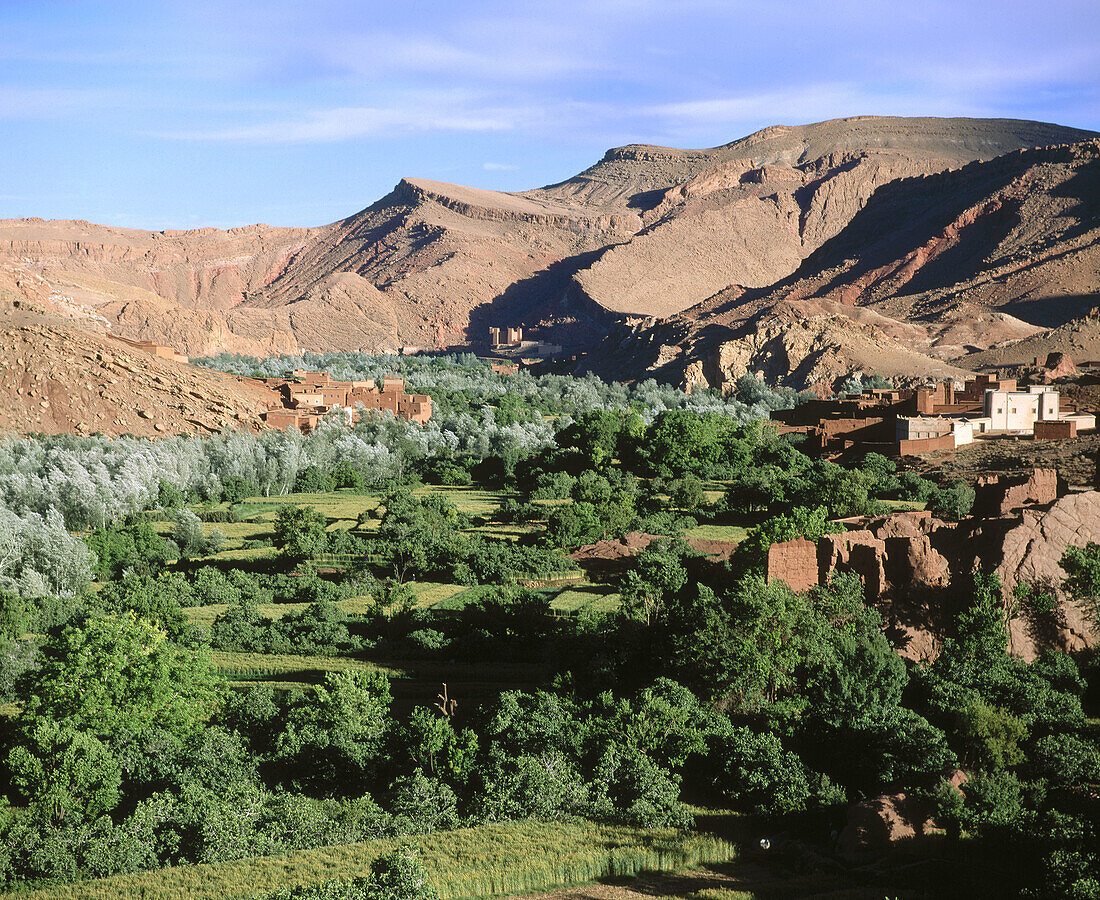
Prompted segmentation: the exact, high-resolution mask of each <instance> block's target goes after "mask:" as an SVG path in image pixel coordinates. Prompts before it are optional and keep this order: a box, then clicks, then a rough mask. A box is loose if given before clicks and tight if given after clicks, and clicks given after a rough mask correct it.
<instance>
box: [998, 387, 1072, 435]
mask: <svg viewBox="0 0 1100 900" xmlns="http://www.w3.org/2000/svg"><path fill="white" fill-rule="evenodd" d="M983 407H984V409H983V411H984V413H985V417H986V418H987V419H989V420H990V430H991V431H1009V432H1022V433H1026V434H1030V433H1031V432H1033V431H1034V430H1035V423H1036V422H1039V421H1042V422H1052V421H1054V420H1056V419H1058V418H1059V413H1058V392H1057V391H1055V390H1051V389H1050V388H1049V387H1047V386H1046V385H1033V386H1032V387H1030V388H1029V389H1028V390H1026V391H994V390H989V391H986V392H985V394H984V397H983Z"/></svg>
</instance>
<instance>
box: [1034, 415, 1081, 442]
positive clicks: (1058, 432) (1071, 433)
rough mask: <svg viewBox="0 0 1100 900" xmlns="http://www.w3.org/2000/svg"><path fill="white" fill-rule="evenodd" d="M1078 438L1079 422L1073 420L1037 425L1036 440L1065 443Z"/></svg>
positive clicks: (1059, 420)
mask: <svg viewBox="0 0 1100 900" xmlns="http://www.w3.org/2000/svg"><path fill="white" fill-rule="evenodd" d="M1073 437H1077V422H1075V421H1074V420H1073V419H1055V420H1053V421H1051V422H1036V423H1035V440H1037V441H1064V440H1066V439H1067V438H1073Z"/></svg>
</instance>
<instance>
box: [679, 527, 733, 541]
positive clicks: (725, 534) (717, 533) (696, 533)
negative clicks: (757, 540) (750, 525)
mask: <svg viewBox="0 0 1100 900" xmlns="http://www.w3.org/2000/svg"><path fill="white" fill-rule="evenodd" d="M748 533H749V530H748V529H747V528H743V527H742V526H740V525H696V526H695V527H694V528H692V529H689V530H688V531H687V532H685V533H684V537H686V538H698V539H700V540H704V541H730V542H731V543H735V544H739V543H741V541H743V540H744V539H745V537H746V536H747V535H748Z"/></svg>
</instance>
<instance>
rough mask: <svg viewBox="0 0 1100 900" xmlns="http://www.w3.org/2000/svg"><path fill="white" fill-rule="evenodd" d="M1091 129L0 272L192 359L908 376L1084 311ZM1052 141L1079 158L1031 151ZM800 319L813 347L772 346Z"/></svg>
mask: <svg viewBox="0 0 1100 900" xmlns="http://www.w3.org/2000/svg"><path fill="white" fill-rule="evenodd" d="M1095 137H1096V136H1095V135H1094V134H1092V133H1091V132H1083V131H1080V130H1076V129H1070V128H1063V127H1061V126H1055V125H1046V124H1043V123H1035V122H1020V121H1014V120H989V119H900V118H883V117H856V118H850V119H841V120H835V121H831V122H823V123H818V124H815V125H804V126H793V127H792V126H773V127H771V128H767V129H764V130H762V131H760V132H757V133H755V134H753V135H749V136H748V137H745V138H743V139H741V140H738V141H734V142H732V143H730V144H726V145H723V146H721V147H716V148H712V149H710V150H677V149H673V148H661V147H649V146H642V145H632V146H627V147H622V148H618V149H615V150H611V151H608V152H607V153H606V154H605V155H604V157H603V158H602V159H601V160H600V161H599V162H597V163H596V164H595V165H593V166H591V167H590V168H589V169H587V170H585V171H584V172H582V173H579V174H578V175H577V176H574V177H573V178H571V179H568V180H566V181H564V182H561V183H559V184H556V185H550V186H547V187H544V188H539V189H535V190H530V191H523V192H518V193H511V194H508V193H501V192H496V191H487V190H482V189H478V188H467V187H461V186H457V185H448V184H443V183H439V182H433V181H428V180H425V179H418V178H406V179H403V180H402V181H401V182H400V183H399V184H398V185H397V186H396V187H395V189H394V190H393V191H392V192H391V193H390V194H388V195H387V196H386V197H383V198H381V199H380V200H378V201H377V202H376V203H374V204H372V205H371V206H369V207H367V208H366V209H364V210H362V211H361V212H359V213H356V214H355V215H352V216H349V217H348V218H347V219H344V220H342V221H340V222H335V223H333V224H331V225H327V226H323V227H321V228H270V227H267V226H262V225H255V226H249V227H246V228H238V229H232V230H230V231H218V230H216V229H201V230H198V231H191V232H140V231H132V230H127V229H119V228H111V227H107V226H95V225H91V224H89V223H86V222H44V221H42V220H18V221H13V220H7V221H0V264H7V265H9V266H12V267H16V268H19V269H20V270H22V271H25V272H27V273H29V275H31V276H33V277H35V278H41V279H43V280H44V281H45V282H46V283H47V284H49V285H50V288H51V291H52V292H53V294H56V295H58V296H63V297H66V298H69V300H71V301H72V303H74V304H76V305H78V306H86V307H87V308H88V309H89V310H91V311H93V313H94V315H95V316H96V317H100V318H102V319H105V320H107V321H108V322H110V323H111V326H112V328H113V329H114V330H115V331H116V332H117V333H119V334H121V335H124V336H127V337H130V338H135V339H150V340H155V341H158V342H161V343H167V344H171V345H173V346H176V347H177V348H178V349H180V350H181V351H183V352H185V353H188V354H191V355H199V354H209V353H214V352H217V351H219V350H227V351H237V352H244V353H251V354H256V355H268V354H270V353H276V352H293V351H301V350H304V349H311V350H359V349H363V350H371V351H377V350H394V349H396V348H398V347H401V346H408V345H413V346H426V347H434V346H445V345H451V344H458V343H462V342H464V341H467V340H471V339H473V340H478V339H483V338H484V335H485V333H486V329H487V328H488V326H489V325H490V324H492V325H519V324H523V325H525V326H527V327H528V329H529V330H533V329H534V328H538V329H539V333H540V335H541V336H543V337H545V338H547V339H549V340H551V341H553V342H555V343H561V344H563V345H565V347H566V348H567V350H568V351H570V352H573V351H576V350H579V349H592V348H596V350H595V352H593V353H592V354H590V356H589V358H588V361H587V362H586V363H584V364H583V365H585V366H587V367H591V368H595V369H597V370H598V371H601V372H604V373H605V374H609V375H610V376H612V377H618V378H628V377H639V376H641V375H647V374H657V375H659V376H660V377H663V378H667V379H669V380H673V381H680V382H682V381H694V382H696V383H698V382H701V381H706V382H707V383H713V384H720V383H722V382H723V381H724V380H728V378H729V377H730V376H731V375H732V373H734V372H735V371H736V370H737V369H738V368H740V367H741V366H742V365H744V366H745V367H747V368H748V369H749V370H756V369H754V368H753V367H757V368H758V369H760V370H764V371H767V372H768V373H769V374H771V373H774V374H775V377H778V378H780V379H781V380H785V381H786V382H787V383H792V384H800V385H801V383H805V382H806V379H825V378H829V377H834V375H835V374H836V373H843V372H845V371H852V370H856V369H858V368H859V367H860V366H862V365H864V364H865V363H866V364H875V365H882V366H883V367H884V368H883V371H894V370H898V371H902V370H904V371H911V372H919V371H920V370H921V369H922V367H924V368H927V366H928V365H929V364H928V363H926V362H923V361H922V359H921V358H919V355H920V354H931V355H934V356H937V357H938V358H940V359H941V360H943V361H944V363H947V362H949V361H951V360H958V359H960V358H961V357H964V356H965V355H966V354H967V353H970V352H973V351H978V350H987V349H989V348H991V347H997V346H998V345H1002V344H1004V343H1005V342H1006V341H1017V340H1020V339H1024V338H1031V337H1033V336H1035V335H1038V334H1041V333H1044V332H1043V329H1044V328H1046V327H1049V326H1050V325H1052V324H1061V322H1060V321H1057V320H1058V319H1059V317H1061V321H1065V314H1066V313H1070V312H1073V311H1085V310H1086V309H1087V308H1091V306H1092V305H1095V304H1094V303H1093V294H1094V293H1095V291H1096V290H1097V285H1096V284H1095V283H1094V282H1095V278H1094V275H1095V267H1093V268H1092V269H1091V270H1090V266H1092V264H1093V256H1092V249H1091V248H1092V247H1093V245H1094V240H1093V237H1094V236H1093V225H1092V224H1090V223H1092V222H1093V218H1094V214H1095V205H1096V203H1095V200H1094V199H1090V197H1089V196H1088V194H1089V191H1090V190H1091V189H1092V185H1093V182H1092V180H1091V179H1092V178H1093V177H1094V176H1093V175H1092V174H1090V173H1091V172H1092V171H1093V169H1092V168H1091V167H1092V163H1091V162H1090V160H1092V159H1093V156H1094V148H1093V149H1090V148H1091V147H1093V145H1091V144H1089V143H1088V141H1089V140H1090V139H1095ZM1082 141H1084V142H1085V143H1081V142H1082ZM1068 144H1072V145H1073V146H1074V147H1077V148H1084V149H1077V150H1074V149H1066V148H1065V146H1063V149H1061V150H1059V151H1055V150H1050V151H1043V152H1045V153H1047V154H1048V155H1047V157H1045V158H1044V161H1043V162H1041V163H1037V162H1035V160H1034V159H1033V158H1032V157H1028V156H1027V154H1028V153H1036V152H1038V151H1033V150H1030V149H1028V148H1033V147H1036V146H1043V147H1047V146H1050V145H1068ZM1020 151H1024V152H1023V153H1021V152H1020ZM1059 153H1060V154H1061V156H1060V157H1058V154H1059ZM1006 154H1007V156H1006ZM1075 154H1077V155H1075ZM1075 178H1077V179H1079V181H1078V182H1076V183H1075V182H1074V179H1075ZM1067 188H1069V190H1070V193H1069V194H1064V193H1062V194H1060V193H1058V192H1059V191H1063V192H1064V191H1065V190H1066V189H1067ZM1092 196H1093V197H1095V195H1092ZM1074 204H1076V206H1077V207H1080V209H1079V210H1078V213H1079V214H1075V213H1074ZM948 213H949V214H950V215H949V216H948ZM945 216H947V217H946V218H945ZM1013 223H1016V224H1013ZM1021 223H1022V224H1021ZM933 225H934V226H935V227H932V226H933ZM922 229H923V230H922ZM998 229H1000V230H998ZM981 235H985V237H984V238H982V237H981ZM983 240H984V241H985V243H983V242H982V241H983ZM24 280H26V279H24ZM914 286H915V287H917V288H920V290H917V291H914ZM16 290H18V287H17V288H16ZM1052 298H1057V299H1054V300H1053V301H1052ZM1074 298H1076V299H1074ZM800 304H801V305H800ZM807 304H808V305H807ZM1055 308H1057V309H1058V310H1062V312H1052V310H1054V309H1055ZM857 309H860V310H866V311H867V312H865V313H859V314H856V313H855V310H857ZM872 312H873V313H875V314H877V318H876V317H875V316H872V315H871V313H872ZM784 317H786V318H784ZM807 319H813V322H814V323H815V324H813V325H812V327H811V329H810V330H811V331H815V336H814V337H813V338H812V339H810V340H809V343H808V344H807V343H806V340H805V339H804V338H805V335H801V336H800V335H799V334H798V333H797V331H798V329H795V331H793V332H792V333H791V334H790V335H787V336H786V337H784V336H782V335H780V334H779V332H781V331H782V329H783V328H785V327H786V323H787V322H788V321H789V322H792V323H795V324H799V323H803V322H804V320H807ZM616 323H620V324H616ZM624 327H625V328H627V329H629V330H630V332H631V333H632V334H634V336H635V338H636V340H635V341H634V345H633V347H631V342H630V341H626V342H625V343H624V337H623V333H622V329H623V328H624ZM648 329H654V330H648ZM803 330H805V329H803ZM739 331H740V332H744V334H740V333H739ZM750 332H753V334H750ZM756 332H758V333H756ZM841 332H850V334H848V335H847V337H844V336H842V334H841ZM609 333H613V337H612V338H611V339H609V340H607V341H603V343H602V344H601V343H600V342H601V339H603V338H604V337H605V336H606V335H608V334H609ZM676 335H679V337H675V336H676ZM741 340H745V341H748V343H747V344H744V346H743V347H742V348H741V349H732V347H730V348H727V349H726V350H725V351H721V352H719V353H718V356H717V357H715V352H716V351H715V349H714V348H716V347H718V346H719V345H722V344H728V343H729V342H730V341H741ZM777 340H778V344H777V343H776V342H777ZM803 345H805V347H803ZM647 347H656V348H657V349H656V350H655V351H652V350H647V349H646V348H647ZM662 348H663V349H662ZM800 348H801V349H800ZM803 349H804V350H805V353H803ZM722 353H724V354H725V357H724V358H725V360H726V362H723V357H722ZM912 353H916V354H918V357H917V358H913V357H912V356H911V354H912ZM784 357H786V361H785V362H784ZM708 360H709V361H708ZM727 363H728V364H727ZM941 367H942V366H941ZM784 368H786V371H785V372H784V371H783V370H784ZM930 371H931V370H929V372H930ZM937 371H938V369H937ZM719 372H725V374H722V375H720V374H719Z"/></svg>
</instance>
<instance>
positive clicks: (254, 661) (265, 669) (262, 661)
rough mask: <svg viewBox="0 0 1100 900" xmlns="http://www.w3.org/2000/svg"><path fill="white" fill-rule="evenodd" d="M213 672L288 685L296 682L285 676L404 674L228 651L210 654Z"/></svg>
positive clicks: (364, 664) (373, 666)
mask: <svg viewBox="0 0 1100 900" xmlns="http://www.w3.org/2000/svg"><path fill="white" fill-rule="evenodd" d="M210 659H211V661H212V662H213V663H214V668H216V669H217V670H218V671H219V672H221V673H222V674H223V675H225V676H226V677H227V678H235V679H237V680H251V679H256V680H266V679H267V678H268V677H273V678H275V679H283V680H290V681H298V680H300V678H288V676H303V675H307V676H312V677H313V678H319V677H321V676H323V675H324V674H325V673H326V672H346V671H348V670H349V669H365V670H367V671H374V672H384V673H385V674H387V675H390V676H393V677H401V676H403V675H404V674H405V673H404V672H403V671H402V670H401V669H393V668H388V667H386V666H380V665H378V664H377V663H372V662H368V661H366V660H362V659H348V658H347V657H344V656H299V655H297V654H292V653H281V654H269V653H233V652H231V651H228V650H214V651H212V652H211V654H210Z"/></svg>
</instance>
